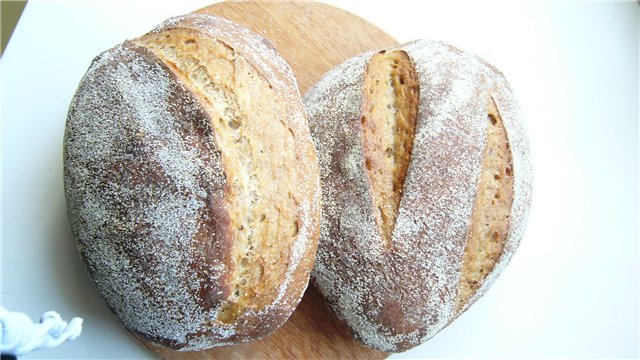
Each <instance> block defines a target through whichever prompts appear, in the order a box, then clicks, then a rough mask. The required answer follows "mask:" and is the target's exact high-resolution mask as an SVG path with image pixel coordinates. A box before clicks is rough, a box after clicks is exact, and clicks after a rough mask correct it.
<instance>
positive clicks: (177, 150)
mask: <svg viewBox="0 0 640 360" xmlns="http://www.w3.org/2000/svg"><path fill="white" fill-rule="evenodd" d="M171 29H188V30H189V31H193V32H197V33H198V34H199V35H201V36H204V37H208V38H210V39H211V41H212V42H215V41H217V42H221V43H223V44H225V46H228V47H229V48H231V49H232V50H233V51H234V54H235V56H237V57H239V58H241V59H242V60H243V61H246V62H247V63H248V64H250V67H252V69H254V70H255V71H257V73H258V74H259V75H260V78H261V79H262V80H260V81H263V80H264V81H266V82H267V83H268V84H269V88H270V89H272V91H273V93H274V94H275V95H274V96H276V98H277V99H278V100H277V101H276V102H277V106H278V109H280V110H282V109H284V110H285V111H282V113H281V117H280V119H279V120H280V121H281V123H282V124H283V125H282V126H284V128H285V129H286V131H287V134H288V135H289V134H290V137H291V139H290V140H289V142H290V144H291V147H289V148H288V149H289V150H288V151H289V152H290V154H292V155H291V156H292V157H293V158H292V161H291V163H289V164H286V165H287V166H288V168H287V169H288V170H287V174H289V176H288V177H287V178H286V179H281V180H282V181H288V182H291V183H293V184H295V185H296V186H295V190H292V191H291V192H290V193H289V195H288V196H290V197H291V199H292V202H293V203H294V204H295V209H292V211H293V213H294V216H295V219H296V221H295V230H296V232H295V234H294V236H292V237H291V238H290V239H288V240H286V241H284V242H282V241H280V243H278V244H276V245H274V249H275V248H277V249H278V251H280V252H281V254H278V256H281V259H282V261H281V262H279V263H277V264H270V265H269V266H270V267H268V268H267V267H266V265H265V269H268V270H269V271H270V272H274V273H278V274H281V276H280V277H271V276H267V275H269V274H265V275H264V279H266V280H264V281H262V282H261V283H260V286H261V288H260V289H256V290H255V292H260V294H257V295H255V297H252V296H250V295H247V297H246V299H245V300H246V301H245V302H246V304H244V305H246V306H244V305H243V306H244V307H243V308H242V309H241V311H240V313H238V314H234V317H233V318H232V319H231V320H229V321H222V320H221V315H220V312H221V311H222V308H223V307H224V305H225V304H228V302H229V299H231V297H232V295H233V292H234V287H233V286H234V284H233V283H232V280H233V276H232V275H233V274H234V269H235V268H237V267H238V266H239V265H238V261H239V259H237V258H236V257H235V255H234V254H235V253H234V247H237V246H238V245H237V242H238V241H237V240H236V239H237V236H238V230H237V229H236V228H235V225H234V226H232V221H231V214H230V212H229V211H230V208H229V206H230V205H229V204H228V198H229V196H230V191H231V190H230V188H231V184H229V183H228V182H227V171H229V169H232V168H233V166H234V164H230V163H228V162H227V163H225V161H224V154H225V151H226V149H225V148H224V147H221V145H220V144H219V143H217V140H216V137H215V136H214V135H215V129H214V128H213V127H212V121H214V120H216V119H215V118H214V116H213V115H212V112H211V111H210V110H209V108H207V106H205V103H204V99H205V98H204V96H203V95H202V94H200V93H198V92H197V91H195V90H194V88H192V87H190V86H188V85H187V84H185V82H184V81H183V79H181V78H180V77H179V76H178V75H177V73H176V69H174V68H172V67H171V66H170V64H167V63H165V62H164V61H163V60H162V59H160V58H159V57H158V56H156V55H155V54H154V53H153V52H152V51H150V50H149V49H148V48H145V47H144V46H142V45H141V43H140V41H139V39H135V40H133V41H126V42H125V43H123V44H121V45H118V46H116V47H114V48H113V49H110V50H108V51H106V52H104V53H103V54H101V55H99V56H98V57H97V58H96V59H95V60H94V61H93V63H92V64H91V66H90V67H89V70H88V71H87V74H86V75H85V76H84V78H83V79H82V81H81V83H80V85H79V88H78V90H77V92H76V95H75V96H74V98H73V100H72V103H71V106H70V109H69V114H68V118H67V125H66V130H65V138H64V176H65V191H66V197H67V207H68V215H69V219H70V222H71V227H72V230H73V234H74V237H75V238H76V239H77V241H78V247H79V250H80V254H81V256H82V258H83V260H84V262H85V264H86V267H87V269H88V271H89V273H90V275H91V276H92V278H93V280H94V283H95V285H96V287H97V289H98V291H99V292H100V294H101V295H102V297H103V298H104V300H105V302H106V303H107V305H108V306H109V307H110V308H111V310H112V311H113V312H114V313H115V314H116V315H117V317H118V318H119V319H120V320H121V322H122V323H123V325H124V326H125V327H126V328H127V329H128V330H130V331H131V332H133V333H134V334H136V335H138V336H140V337H143V338H146V339H149V340H151V341H154V342H156V343H158V344H160V345H164V346H168V347H171V348H174V349H179V350H203V349H206V348H209V347H212V346H219V345H226V344H235V343H239V342H246V341H250V340H254V339H258V338H261V337H264V336H266V335H268V334H269V333H271V332H273V331H275V330H276V329H277V328H279V326H281V325H282V324H283V323H284V322H285V321H286V320H287V318H288V317H289V315H290V314H291V313H292V312H293V310H294V309H295V307H296V306H297V304H298V302H299V301H300V299H301V297H302V294H303V293H304V290H305V289H306V286H307V283H308V279H309V273H310V271H311V268H312V266H313V260H314V255H315V251H316V246H317V238H318V233H319V216H320V207H319V203H320V188H319V174H318V168H317V161H316V155H315V149H314V147H313V143H312V141H311V138H310V135H309V130H308V127H307V125H306V117H305V114H304V110H303V106H302V102H301V99H300V95H299V92H298V89H297V85H296V80H295V77H294V76H293V73H292V72H291V69H290V68H289V66H288V64H286V62H285V61H284V59H282V57H281V56H280V55H279V54H278V53H277V52H276V50H275V49H274V48H273V46H272V45H271V44H270V43H269V42H268V41H267V40H265V39H264V38H262V37H260V36H259V35H257V34H254V33H252V32H250V31H249V30H248V29H246V28H244V27H241V26H240V25H237V24H234V23H231V22H230V21H227V20H225V19H221V18H217V17H214V16H211V15H201V14H190V15H185V16H180V17H176V18H172V19H169V20H167V21H166V22H165V23H163V24H161V25H160V26H158V27H157V28H156V29H154V30H153V31H152V33H154V34H161V33H164V32H167V31H169V30H171ZM274 106H275V105H274ZM282 196H287V194H283V195H282ZM241 210H242V209H241ZM278 239H279V238H278ZM278 239H275V240H278ZM264 251H271V250H269V249H267V250H264ZM274 251H275V250H274ZM235 252H237V251H235ZM253 259H255V261H256V264H257V263H258V262H260V261H262V258H261V255H260V254H258V255H256V256H254V257H253ZM259 266H262V265H259ZM260 276H262V274H260ZM273 279H281V280H279V281H274V280H273Z"/></svg>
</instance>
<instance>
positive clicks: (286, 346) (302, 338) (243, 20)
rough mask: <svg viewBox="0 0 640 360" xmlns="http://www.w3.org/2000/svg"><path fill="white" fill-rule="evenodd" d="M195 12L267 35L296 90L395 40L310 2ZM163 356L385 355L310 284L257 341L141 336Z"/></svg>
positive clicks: (223, 5) (360, 21) (351, 17)
mask: <svg viewBox="0 0 640 360" xmlns="http://www.w3.org/2000/svg"><path fill="white" fill-rule="evenodd" d="M197 12H201V13H209V14H213V15H217V16H222V17H225V18H227V19H229V20H232V21H235V22H237V23H240V24H242V25H244V26H246V27H248V28H249V29H251V30H253V31H255V32H257V33H259V34H261V35H262V36H264V37H266V38H267V39H269V40H271V42H272V43H273V44H274V46H275V47H276V49H278V51H279V52H280V53H281V54H282V56H283V57H284V58H285V59H286V60H287V62H289V64H290V65H291V68H292V69H293V72H294V74H295V75H296V77H297V79H298V86H299V89H300V93H301V94H304V92H305V91H306V90H307V89H308V88H309V87H310V86H311V85H313V84H314V83H315V82H316V81H317V80H318V79H319V78H320V77H321V76H322V75H323V74H324V73H325V72H327V71H328V70H329V69H331V68H332V67H334V66H336V65H338V64H340V63H342V62H343V61H345V60H346V59H348V58H350V57H353V56H355V55H358V54H360V53H362V52H365V51H368V50H375V49H379V48H384V47H388V46H391V45H395V44H397V41H396V40H394V39H393V38H391V37H390V36H389V35H387V34H386V33H384V32H383V31H382V30H380V29H378V28H377V27H375V26H374V25H372V24H370V23H368V22H367V21H365V20H363V19H361V18H359V17H357V16H355V15H353V14H351V13H348V12H346V11H343V10H340V9H337V8H335V7H332V6H329V5H326V4H321V3H311V2H286V3H285V2H259V3H256V2H224V3H218V4H214V5H211V6H208V7H206V8H203V9H200V10H198V11H197ZM142 342H143V344H144V345H145V346H146V347H147V348H149V349H150V350H151V351H152V352H154V353H155V354H156V355H158V356H159V357H161V358H165V359H384V358H386V357H387V355H388V354H386V353H382V352H378V351H375V350H371V349H369V348H367V347H365V346H363V345H361V344H359V343H357V342H356V341H354V340H353V339H352V338H351V336H350V335H349V333H348V331H347V330H346V328H344V326H343V325H342V324H341V323H340V322H339V321H338V319H337V318H336V317H335V315H334V314H333V313H332V312H331V311H330V310H329V309H328V308H327V305H326V304H325V303H324V300H323V298H322V296H321V295H320V294H319V293H318V291H317V290H315V289H314V288H313V287H312V286H309V289H307V292H306V293H305V295H304V297H303V299H302V302H301V303H300V305H299V306H298V308H297V309H296V311H295V312H294V313H293V315H292V316H291V318H289V320H288V321H287V322H286V323H285V325H284V326H283V327H282V328H280V329H279V330H278V331H276V332H275V333H274V334H272V335H270V336H268V337H266V338H264V339H262V340H258V341H254V342H251V343H247V344H241V345H235V346H223V347H218V348H213V349H210V350H207V351H201V352H177V351H172V350H168V349H165V348H161V347H158V346H155V345H153V344H151V343H149V342H146V341H142Z"/></svg>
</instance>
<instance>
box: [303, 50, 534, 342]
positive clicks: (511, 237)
mask: <svg viewBox="0 0 640 360" xmlns="http://www.w3.org/2000/svg"><path fill="white" fill-rule="evenodd" d="M402 53H405V54H407V55H408V57H409V59H410V63H411V66H412V67H413V70H407V71H405V76H404V79H402V80H403V81H396V80H398V79H400V78H399V77H398V76H397V72H398V71H399V70H398V69H401V68H402V66H401V65H402V62H403V61H405V60H402V59H403V56H404V55H403V54H402ZM379 56H389V57H391V59H392V60H393V58H397V59H400V61H399V63H396V64H395V65H396V68H394V67H393V64H394V63H393V61H392V62H391V63H389V64H390V65H389V66H388V67H387V70H384V66H383V69H382V70H380V61H379V59H378V58H379ZM405 66H406V64H405ZM381 71H382V75H381ZM385 71H386V72H387V74H388V75H387V76H386V77H385V76H384V72H385ZM412 71H413V72H415V75H412ZM394 72H395V75H394ZM414 76H415V77H417V83H414V80H413V79H414ZM394 79H396V80H394ZM376 81H377V82H376ZM385 83H386V85H385ZM412 92H417V93H418V104H417V109H416V111H417V113H415V115H414V118H413V119H411V116H412V114H413V113H414V112H413V111H412V110H411V107H412V106H414V105H413V104H412V96H411V93H412ZM407 94H409V96H408V95H407ZM303 101H304V103H305V107H306V109H307V113H308V115H309V119H310V120H309V121H310V128H311V133H312V137H313V139H314V142H315V144H316V147H317V149H318V161H319V164H320V169H321V181H322V184H323V187H322V192H323V218H322V222H321V237H320V243H319V248H318V255H317V258H316V265H315V268H314V270H313V274H312V279H313V280H314V282H315V284H316V286H317V287H318V289H319V290H320V291H321V292H322V294H323V295H324V296H325V298H326V299H327V301H328V303H329V305H330V306H331V308H332V309H333V310H334V311H335V312H336V314H337V315H338V317H339V318H341V319H342V321H343V322H344V323H345V324H346V325H347V327H349V328H350V329H351V331H352V332H353V334H354V336H355V337H356V338H357V339H358V340H360V341H362V342H363V343H364V344H366V345H368V346H370V347H373V348H375V349H378V350H382V351H390V352H399V351H404V350H406V349H409V348H411V347H414V346H416V345H419V344H421V343H422V342H424V341H426V340H427V339H428V338H430V337H432V336H433V335H435V334H436V333H437V332H438V331H440V330H441V329H442V328H444V327H445V326H446V325H447V324H449V323H450V322H451V321H453V320H454V319H455V318H456V317H457V316H458V315H460V313H462V312H463V311H464V310H466V309H467V308H468V307H469V306H470V305H471V304H472V303H473V302H475V301H476V300H477V299H478V298H479V297H480V296H481V295H482V294H483V293H484V292H485V291H486V290H487V289H488V288H489V287H490V286H491V284H492V283H493V281H494V280H495V278H496V277H497V276H498V274H499V273H500V272H501V271H502V269H503V268H504V267H505V265H506V264H507V263H508V262H509V260H510V259H511V257H512V255H513V253H514V251H515V249H516V247H517V245H518V243H519V241H520V239H521V237H522V234H523V231H524V225H525V222H526V217H527V212H528V208H529V203H530V197H531V169H530V162H529V157H528V142H527V139H526V136H525V132H524V128H523V123H522V119H521V113H520V109H519V108H518V106H517V103H516V101H515V99H514V96H513V93H512V91H511V89H510V87H509V85H508V84H507V82H506V80H505V78H504V76H503V75H502V74H501V73H500V72H499V71H498V70H496V69H495V68H494V67H492V66H491V65H489V64H487V63H486V62H484V61H483V60H481V59H479V58H478V57H475V56H473V55H470V54H468V53H465V52H463V51H461V50H458V49H456V48H454V47H451V46H449V45H447V44H443V43H439V42H430V41H417V42H412V43H409V44H405V45H401V46H398V47H396V48H393V49H386V50H384V51H381V52H380V53H378V54H376V53H374V52H371V53H365V54H363V55H361V56H358V57H355V58H352V59H350V60H347V61H346V62H345V63H343V64H341V65H339V66H338V67H336V68H334V69H333V70H331V71H329V72H328V73H327V74H326V75H325V76H323V78H321V79H320V80H319V81H318V82H317V83H316V84H315V85H314V86H313V87H312V88H311V89H310V90H309V91H308V92H307V93H306V94H305V96H304V98H303ZM380 109H382V110H380ZM407 109H409V110H407ZM380 112H382V115H380V114H378V115H376V113H380ZM400 113H403V114H404V115H402V116H399V115H398V114H400ZM385 114H386V115H385ZM372 115H373V116H372ZM371 122H375V123H374V124H373V125H371ZM412 126H413V129H412V128H411V127H412ZM372 129H374V131H373V132H372ZM412 137H413V138H412ZM397 148H402V149H403V150H401V151H400V152H398V151H395V150H394V149H397ZM405 153H408V154H409V155H410V156H409V159H408V165H407V167H406V174H403V172H402V166H403V163H402V161H397V159H398V158H399V157H398V154H405ZM385 154H386V155H387V158H386V159H385V158H384V156H385ZM400 158H402V157H400ZM399 174H400V175H399ZM402 176H405V177H404V181H402V178H401V177H402ZM381 189H382V190H381ZM380 194H382V195H380ZM387 194H391V196H389V195H387ZM393 196H399V197H400V199H399V201H398V202H397V203H396V204H397V205H396V204H394V203H393V202H389V200H390V199H391V200H393ZM390 204H391V205H390ZM389 218H391V219H393V218H395V220H394V221H392V222H389V221H388V220H386V221H387V223H386V224H385V219H389Z"/></svg>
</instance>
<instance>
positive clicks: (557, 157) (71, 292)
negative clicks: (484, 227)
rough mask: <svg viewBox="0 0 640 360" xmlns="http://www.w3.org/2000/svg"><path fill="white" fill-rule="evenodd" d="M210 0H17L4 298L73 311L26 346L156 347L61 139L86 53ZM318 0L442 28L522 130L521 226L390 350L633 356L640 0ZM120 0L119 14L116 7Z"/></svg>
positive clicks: (89, 351) (139, 352)
mask: <svg viewBox="0 0 640 360" xmlns="http://www.w3.org/2000/svg"><path fill="white" fill-rule="evenodd" d="M208 3H209V1H157V2H153V3H150V2H140V1H134V2H124V1H47V2H45V1H29V3H28V5H27V7H26V9H25V12H24V14H23V15H22V18H21V19H20V22H19V23H18V26H17V28H16V30H15V32H14V34H13V37H12V39H11V40H10V42H9V45H8V47H7V49H6V52H5V53H4V55H3V57H2V59H1V60H0V66H1V70H0V71H1V72H2V73H1V79H2V93H1V99H2V100H1V107H2V112H1V113H2V283H1V289H2V300H1V304H2V305H3V306H5V307H7V308H8V309H10V310H12V311H21V312H25V313H27V314H28V315H30V316H31V317H32V318H33V319H34V320H37V318H38V317H39V316H40V315H41V314H42V313H43V312H45V311H47V310H52V309H53V310H56V311H58V312H59V313H60V314H61V315H62V317H63V318H64V319H67V320H69V319H71V318H72V317H73V316H81V317H83V318H84V330H83V333H82V335H81V336H80V337H79V338H78V339H77V340H75V341H73V342H69V343H65V344H62V345H61V346H59V347H57V348H55V349H51V350H42V351H39V352H35V353H32V354H30V355H28V356H25V357H23V358H25V359H27V358H29V359H39V358H47V359H49V358H60V359H62V358H65V359H71V358H78V359H87V358H116V359H117V358H120V359H124V358H126V359H131V358H136V359H137V358H151V357H152V356H151V354H150V353H149V352H147V351H146V350H145V349H144V348H143V347H142V346H140V345H139V344H138V343H137V342H136V341H135V340H134V338H133V337H132V336H130V335H129V334H128V333H127V332H126V331H125V330H124V329H123V328H122V327H121V326H120V324H119V323H118V321H117V320H116V319H115V317H114V316H113V315H112V314H111V313H110V311H109V310H108V309H107V307H106V306H105V305H104V304H103V302H102V300H101V299H100V298H99V296H98V294H97V292H96V291H95V289H94V288H93V285H92V283H91V281H90V279H89V277H88V275H87V273H86V272H85V270H84V268H83V266H82V264H81V261H80V258H79V256H78V253H77V250H76V248H75V241H74V240H73V238H72V236H71V232H70V228H69V224H68V221H67V217H66V209H65V200H64V193H63V183H62V136H63V132H64V125H65V119H66V114H67V109H68V106H69V102H70V100H71V96H72V95H73V93H74V91H75V89H76V86H77V85H78V82H79V80H80V78H81V77H82V75H83V74H84V72H85V71H86V69H87V67H88V66H89V63H90V62H91V60H92V59H93V57H95V56H96V55H97V54H99V53H100V52H102V51H103V50H106V49H108V48H110V47H112V46H114V45H115V44H117V43H120V42H122V41H123V40H124V39H127V38H132V37H135V36H137V35H140V34H143V33H145V32H146V31H147V30H149V29H151V28H152V27H153V26H155V25H156V24H157V23H159V22H161V21H162V20H164V19H166V18H168V17H171V16H173V15H177V14H181V13H186V12H189V11H193V10H195V9H198V8H200V7H203V6H206V5H208ZM330 3H332V4H334V5H336V6H338V7H341V8H344V9H346V10H349V11H351V12H353V13H355V14H357V15H360V16H361V17H363V18H365V19H367V20H369V21H370V22H372V23H374V24H376V25H378V26H379V27H380V28H382V29H384V30H386V31H387V32H388V33H389V34H391V35H392V36H394V37H395V38H396V39H398V40H400V41H403V42H404V41H409V40H413V39H417V38H428V39H436V40H443V41H447V42H450V43H452V44H454V45H456V46H459V47H462V48H464V49H466V50H469V51H471V52H474V53H476V54H478V55H480V56H483V57H484V58H485V59H487V60H488V61H489V62H491V63H493V64H494V65H496V66H497V67H498V68H500V69H501V70H502V71H503V73H504V74H505V75H506V77H507V78H508V79H509V81H510V83H511V85H512V86H513V88H514V89H515V91H516V93H517V95H518V98H519V99H520V103H521V106H522V108H523V110H524V113H525V115H526V120H527V127H528V130H529V135H530V140H531V147H532V149H531V150H532V158H533V167H534V176H535V180H534V195H533V206H532V210H531V214H530V219H529V224H528V228H527V231H526V234H525V237H524V239H523V241H522V244H521V246H520V248H519V250H518V252H517V253H516V255H515V257H514V258H513V260H512V262H511V264H510V265H509V267H508V268H507V269H506V270H505V271H504V273H503V274H502V276H501V277H500V278H499V279H498V280H497V281H496V283H495V285H494V286H493V287H492V288H491V290H490V291H489V292H488V293H487V294H486V295H485V296H484V297H483V298H482V299H481V300H480V301H478V302H477V303H476V304H475V305H474V306H472V307H471V308H470V310H469V311H467V312H466V313H465V314H463V315H462V316H461V317H460V318H459V319H458V320H456V321H455V322H454V323H453V324H452V325H450V326H449V327H448V328H446V329H445V330H443V331H442V332H441V333H440V334H438V335H436V336H435V337H434V338H433V339H431V340H429V341H428V342H426V343H425V344H423V345H421V346H419V347H417V348H415V349H413V350H410V351H408V352H406V353H403V354H397V355H394V356H393V357H396V358H471V357H473V358H476V357H489V358H496V357H508V358H523V357H535V358H550V357H556V358H557V357H606V358H614V357H629V358H638V356H639V353H638V346H639V345H638V338H639V335H640V334H639V329H638V327H639V322H638V319H639V312H638V308H639V303H638V283H639V281H638V199H639V197H638V164H639V162H638V160H639V157H638V153H639V151H638V123H639V122H640V120H639V113H638V108H639V104H638V98H639V94H638V82H639V74H638V67H639V58H638V50H639V42H640V41H639V33H640V32H639V23H640V15H639V8H640V7H639V6H638V4H637V3H636V2H635V1H631V2H611V3H606V2H597V3H593V2H574V3H566V2H565V3H554V2H544V3H543V2H525V3H522V2H513V3H506V2H485V1H482V2H480V1H476V2H470V1H469V2H467V1H453V2H450V3H445V2H444V1H431V2H400V1H397V2H393V4H394V5H393V6H391V5H390V3H387V2H380V3H377V2H373V3H366V4H364V3H360V2H355V1H352V2H345V1H331V2H330ZM125 8H127V9H128V10H127V11H125V10H124V9H125Z"/></svg>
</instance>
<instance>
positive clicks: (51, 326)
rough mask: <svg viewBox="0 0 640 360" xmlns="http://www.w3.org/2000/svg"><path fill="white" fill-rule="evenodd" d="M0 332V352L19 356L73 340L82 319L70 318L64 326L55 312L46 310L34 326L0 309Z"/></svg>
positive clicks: (25, 317) (27, 318) (20, 314)
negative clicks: (0, 335)
mask: <svg viewBox="0 0 640 360" xmlns="http://www.w3.org/2000/svg"><path fill="white" fill-rule="evenodd" d="M0 332H1V333H2V339H1V341H0V352H1V353H2V354H10V355H15V356H21V355H25V354H27V353H30V352H32V351H34V350H38V349H46V348H51V347H55V346H58V345H60V343H62V342H63V341H67V340H68V341H70V340H74V339H76V338H77V337H78V336H80V332H82V318H78V317H76V318H73V319H72V320H71V321H70V322H69V324H67V322H66V321H64V320H62V318H61V317H60V315H59V314H58V313H57V312H55V311H48V312H46V313H44V314H43V315H42V318H41V319H40V323H37V324H36V323H33V322H32V321H31V319H30V318H29V317H28V316H27V315H25V314H23V313H21V312H11V311H8V310H7V309H5V308H4V307H2V306H0Z"/></svg>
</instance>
